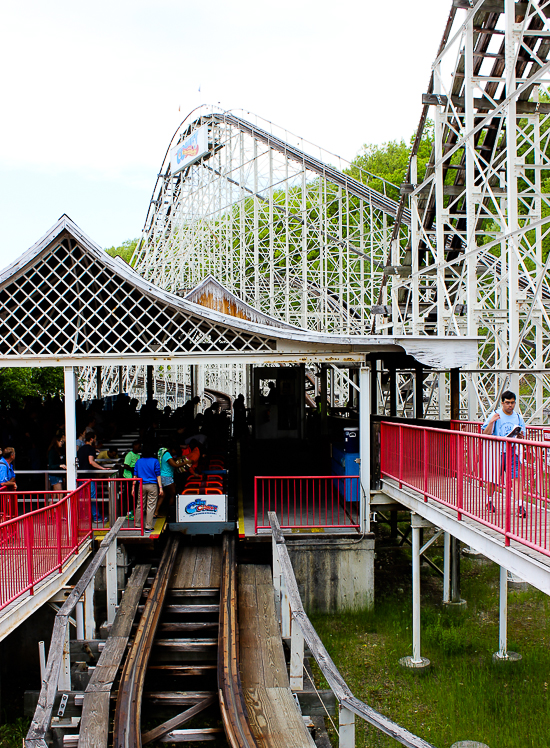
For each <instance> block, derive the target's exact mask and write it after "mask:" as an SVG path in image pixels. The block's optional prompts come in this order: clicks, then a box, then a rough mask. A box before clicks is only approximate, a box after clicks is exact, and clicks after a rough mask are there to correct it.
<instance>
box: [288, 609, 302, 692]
mask: <svg viewBox="0 0 550 748" xmlns="http://www.w3.org/2000/svg"><path fill="white" fill-rule="evenodd" d="M290 688H291V689H292V690H293V691H303V690H304V635H303V634H302V629H301V628H300V626H299V624H298V622H297V621H296V619H295V618H292V619H291V622H290Z"/></svg>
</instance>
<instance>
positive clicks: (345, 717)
mask: <svg viewBox="0 0 550 748" xmlns="http://www.w3.org/2000/svg"><path fill="white" fill-rule="evenodd" d="M338 716H339V719H338V748H354V746H355V714H354V713H353V712H351V711H350V710H349V709H346V707H345V706H342V704H339V705H338Z"/></svg>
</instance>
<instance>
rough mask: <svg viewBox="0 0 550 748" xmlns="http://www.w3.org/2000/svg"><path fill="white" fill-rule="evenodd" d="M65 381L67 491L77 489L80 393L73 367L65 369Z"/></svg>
mask: <svg viewBox="0 0 550 748" xmlns="http://www.w3.org/2000/svg"><path fill="white" fill-rule="evenodd" d="M63 373H64V379H65V455H66V461H67V489H68V490H69V491H74V489H75V488H76V409H75V401H76V396H77V393H78V386H77V381H76V372H75V370H74V368H73V367H72V366H65V367H64V371H63Z"/></svg>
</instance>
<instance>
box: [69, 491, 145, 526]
mask: <svg viewBox="0 0 550 748" xmlns="http://www.w3.org/2000/svg"><path fill="white" fill-rule="evenodd" d="M78 483H81V481H80V480H79V481H78ZM89 483H90V491H91V494H92V496H91V513H92V528H93V529H94V530H103V529H105V528H108V527H112V526H113V525H114V523H115V522H116V520H117V519H118V518H119V517H126V522H125V523H124V525H123V526H122V527H121V528H120V532H121V533H124V532H128V531H134V530H139V531H141V535H143V534H144V525H143V501H142V497H143V483H142V480H141V478H93V479H92V480H90V481H89Z"/></svg>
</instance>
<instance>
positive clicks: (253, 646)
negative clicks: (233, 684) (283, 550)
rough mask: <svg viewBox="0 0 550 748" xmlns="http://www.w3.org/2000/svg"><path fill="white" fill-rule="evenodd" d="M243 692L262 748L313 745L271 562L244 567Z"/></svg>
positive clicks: (241, 594)
mask: <svg viewBox="0 0 550 748" xmlns="http://www.w3.org/2000/svg"><path fill="white" fill-rule="evenodd" d="M238 604H239V635H240V639H241V655H242V663H243V664H242V666H241V677H242V684H243V694H244V698H245V701H246V706H247V711H248V717H249V720H250V725H251V728H252V732H253V733H254V736H255V737H256V741H257V743H258V745H259V746H260V748H264V747H265V748H287V746H292V747H293V748H314V746H315V743H314V742H313V739H312V738H311V736H310V734H309V732H308V730H307V728H306V727H305V725H304V720H303V718H302V715H301V713H300V711H299V709H298V707H297V706H296V703H295V701H294V697H293V696H292V692H291V690H290V684H289V680H288V673H287V667H286V661H285V656H284V652H283V645H282V641H281V634H280V631H279V627H278V624H277V619H276V616H275V603H274V595H273V581H272V576H271V570H270V568H269V566H252V565H246V566H240V567H239V599H238Z"/></svg>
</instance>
